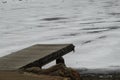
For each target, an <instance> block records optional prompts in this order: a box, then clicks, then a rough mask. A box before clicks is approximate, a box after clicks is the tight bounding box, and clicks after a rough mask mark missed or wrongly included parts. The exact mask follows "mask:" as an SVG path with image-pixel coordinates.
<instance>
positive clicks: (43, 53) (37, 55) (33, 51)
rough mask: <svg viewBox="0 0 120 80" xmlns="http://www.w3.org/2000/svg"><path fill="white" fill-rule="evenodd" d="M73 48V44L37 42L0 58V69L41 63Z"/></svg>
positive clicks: (18, 67) (21, 67)
mask: <svg viewBox="0 0 120 80" xmlns="http://www.w3.org/2000/svg"><path fill="white" fill-rule="evenodd" d="M73 50H74V45H73V44H37V45H33V46H30V47H28V48H25V49H22V50H19V51H17V52H14V53H12V54H9V55H6V56H4V57H2V58H0V70H18V69H24V68H28V67H33V66H39V67H42V66H43V65H45V64H47V63H49V62H51V61H53V60H55V59H57V58H59V57H60V56H63V55H65V54H67V53H69V52H71V51H73Z"/></svg>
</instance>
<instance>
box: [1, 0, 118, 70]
mask: <svg viewBox="0 0 120 80" xmlns="http://www.w3.org/2000/svg"><path fill="white" fill-rule="evenodd" d="M119 8H120V1H119V0H22V1H19V0H18V1H17V0H8V1H5V0H4V1H3V0H1V1H0V37H1V38H0V56H1V57H2V56H4V55H7V54H10V53H12V52H15V51H17V50H20V49H23V48H25V47H28V46H31V45H33V44H41V43H42V44H47V43H49V44H53V43H54V44H55V43H73V44H74V45H75V46H76V51H75V53H70V54H67V55H66V56H64V57H65V59H66V64H67V65H68V66H71V67H74V68H80V67H87V68H101V67H110V66H112V67H113V66H119V65H120V63H119V60H120V54H119V52H120V11H119Z"/></svg>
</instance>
